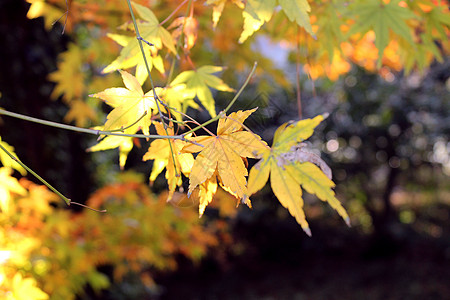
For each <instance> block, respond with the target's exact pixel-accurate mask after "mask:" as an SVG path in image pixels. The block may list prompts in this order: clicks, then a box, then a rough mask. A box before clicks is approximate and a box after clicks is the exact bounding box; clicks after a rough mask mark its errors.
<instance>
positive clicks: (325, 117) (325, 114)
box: [322, 112, 330, 120]
mask: <svg viewBox="0 0 450 300" xmlns="http://www.w3.org/2000/svg"><path fill="white" fill-rule="evenodd" d="M329 116H330V114H329V113H327V112H326V113H323V114H322V117H323V119H324V120H326V119H327V118H328V117H329Z"/></svg>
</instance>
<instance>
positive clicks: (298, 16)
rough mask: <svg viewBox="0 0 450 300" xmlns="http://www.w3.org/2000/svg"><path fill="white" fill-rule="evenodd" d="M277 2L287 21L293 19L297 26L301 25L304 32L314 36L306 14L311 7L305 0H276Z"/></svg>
mask: <svg viewBox="0 0 450 300" xmlns="http://www.w3.org/2000/svg"><path fill="white" fill-rule="evenodd" d="M278 2H279V3H280V5H281V8H282V9H283V11H284V13H285V14H286V16H287V17H288V19H289V21H291V22H293V21H295V22H296V23H297V24H298V25H299V26H301V27H303V28H304V29H305V30H306V32H308V33H309V34H310V35H312V36H314V33H313V31H312V28H311V23H310V22H309V15H308V13H309V12H310V11H311V7H310V6H309V4H308V1H307V0H278Z"/></svg>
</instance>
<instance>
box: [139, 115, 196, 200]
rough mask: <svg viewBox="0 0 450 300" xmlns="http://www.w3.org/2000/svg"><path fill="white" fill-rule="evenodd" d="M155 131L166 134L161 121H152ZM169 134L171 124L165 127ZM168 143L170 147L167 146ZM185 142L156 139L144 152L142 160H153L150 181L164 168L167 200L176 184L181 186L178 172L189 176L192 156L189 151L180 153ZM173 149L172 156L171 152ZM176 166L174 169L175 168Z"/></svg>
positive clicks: (171, 133)
mask: <svg viewBox="0 0 450 300" xmlns="http://www.w3.org/2000/svg"><path fill="white" fill-rule="evenodd" d="M154 124H155V128H156V132H157V133H158V134H159V135H166V132H165V130H164V126H163V124H162V123H159V122H157V123H154ZM167 132H168V134H169V135H173V134H174V131H173V127H172V124H170V125H169V127H168V128H167ZM169 143H170V144H171V145H172V147H170V146H169ZM186 143H187V142H185V141H181V140H170V139H156V140H154V141H153V142H151V144H150V146H149V148H148V151H147V152H146V153H145V154H144V156H143V158H142V159H143V160H144V161H146V160H154V162H153V168H152V172H151V174H150V183H152V182H154V181H155V179H156V177H158V175H159V174H160V173H161V172H162V170H163V169H164V168H166V179H167V183H168V185H169V196H168V199H167V201H170V200H171V199H172V196H173V193H174V192H175V189H176V187H177V186H181V184H182V180H181V176H180V174H177V173H178V172H180V171H181V172H182V173H183V174H184V175H185V176H189V173H190V172H191V169H192V165H193V164H194V156H193V155H192V154H191V153H180V150H181V149H182V148H183V147H184V146H185V145H186ZM171 148H172V151H173V154H174V155H173V156H174V157H175V160H174V157H173V156H172V152H171ZM175 168H176V170H175Z"/></svg>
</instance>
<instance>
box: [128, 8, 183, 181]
mask: <svg viewBox="0 0 450 300" xmlns="http://www.w3.org/2000/svg"><path fill="white" fill-rule="evenodd" d="M127 4H128V9H129V10H130V15H131V19H132V20H133V25H134V31H135V32H136V38H137V40H138V44H139V48H140V49H141V53H142V57H143V58H144V64H145V68H146V69H147V73H148V78H149V80H150V85H151V87H152V91H153V98H154V99H155V102H156V107H157V108H158V113H159V118H160V119H161V122H162V124H163V127H164V131H165V132H166V135H167V136H168V135H169V132H168V130H167V124H166V122H165V121H164V118H163V114H162V112H161V108H160V107H159V101H158V100H159V98H158V95H156V91H155V85H154V84H153V78H152V74H151V72H150V67H149V66H148V62H147V57H146V56H145V52H144V46H143V45H142V36H141V34H140V33H139V28H138V25H137V22H136V17H135V16H134V12H133V8H132V7H131V1H130V0H127ZM168 142H169V148H170V153H171V154H172V160H173V162H174V164H173V167H174V170H175V175H177V176H178V175H179V174H178V170H177V166H176V164H175V153H174V152H173V147H172V143H170V141H168Z"/></svg>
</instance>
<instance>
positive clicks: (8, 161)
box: [0, 136, 27, 176]
mask: <svg viewBox="0 0 450 300" xmlns="http://www.w3.org/2000/svg"><path fill="white" fill-rule="evenodd" d="M0 144H1V145H2V146H3V148H5V149H6V150H8V152H9V153H11V154H12V155H13V156H14V157H16V158H17V154H16V153H14V147H13V146H11V145H9V144H8V143H7V142H5V141H2V137H1V136H0ZM0 162H1V163H2V164H3V166H4V167H9V168H13V169H15V170H17V171H19V173H20V174H21V175H22V176H25V175H26V174H27V171H26V170H25V169H24V168H23V167H22V166H21V165H20V164H19V163H17V162H16V161H14V160H13V159H12V158H11V157H10V156H9V155H8V154H6V153H5V152H4V151H2V150H0Z"/></svg>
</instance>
